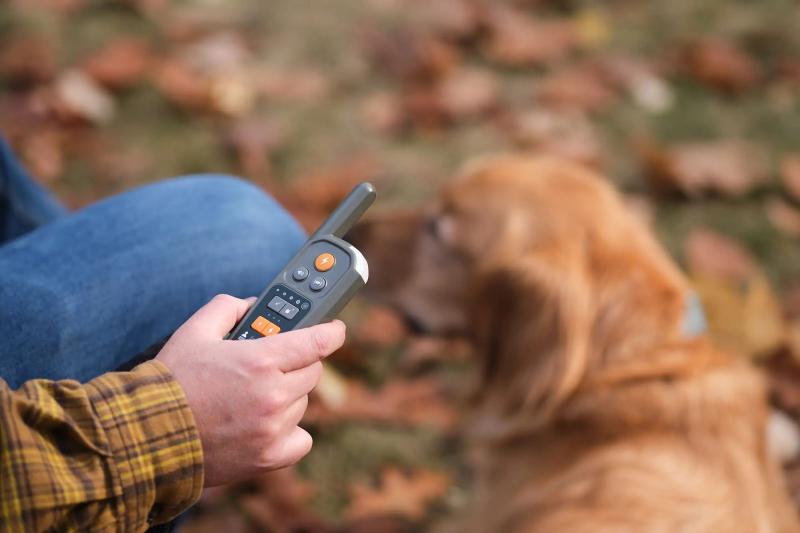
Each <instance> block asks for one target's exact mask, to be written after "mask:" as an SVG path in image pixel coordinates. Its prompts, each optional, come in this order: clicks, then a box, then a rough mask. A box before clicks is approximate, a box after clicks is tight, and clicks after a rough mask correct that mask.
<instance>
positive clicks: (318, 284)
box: [308, 276, 327, 292]
mask: <svg viewBox="0 0 800 533" xmlns="http://www.w3.org/2000/svg"><path fill="white" fill-rule="evenodd" d="M325 285H327V282H326V281H325V278H323V277H322V276H317V277H315V278H314V279H312V280H311V283H309V284H308V288H309V289H311V290H312V291H314V292H319V291H321V290H322V289H324V288H325Z"/></svg>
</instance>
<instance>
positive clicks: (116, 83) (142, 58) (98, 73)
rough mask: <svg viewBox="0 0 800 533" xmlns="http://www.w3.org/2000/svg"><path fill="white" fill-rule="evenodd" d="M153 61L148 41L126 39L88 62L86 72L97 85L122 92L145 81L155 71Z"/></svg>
mask: <svg viewBox="0 0 800 533" xmlns="http://www.w3.org/2000/svg"><path fill="white" fill-rule="evenodd" d="M152 59H153V58H152V55H151V51H150V47H149V45H148V44H147V43H146V42H145V41H143V40H141V39H137V38H133V37H123V38H120V39H117V40H116V41H113V42H112V43H110V44H108V45H106V46H104V47H103V48H101V49H100V50H98V51H97V52H95V53H94V54H93V55H90V56H89V57H88V58H86V59H85V60H84V61H83V63H82V69H83V70H84V72H86V73H87V74H88V75H89V76H91V77H92V78H93V79H94V80H95V81H96V82H97V83H99V84H101V85H105V86H106V87H110V88H112V89H121V88H125V87H130V86H132V85H134V84H136V83H139V82H140V81H142V80H143V79H144V78H145V77H146V75H147V72H148V70H149V69H150V67H151V64H152Z"/></svg>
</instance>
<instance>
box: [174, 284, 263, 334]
mask: <svg viewBox="0 0 800 533" xmlns="http://www.w3.org/2000/svg"><path fill="white" fill-rule="evenodd" d="M255 301H256V298H255V297H250V298H247V299H244V300H242V299H241V298H236V297H234V296H229V295H227V294H218V295H216V296H214V297H213V298H212V299H211V301H210V302H208V303H207V304H206V305H204V306H203V307H201V308H200V309H198V310H197V312H196V313H195V314H194V315H192V317H191V318H189V320H187V321H186V324H184V326H185V327H186V328H187V329H190V330H192V332H193V334H194V335H197V336H198V337H212V338H215V339H221V338H222V337H224V336H225V335H227V334H228V332H229V331H230V330H232V329H233V326H235V325H236V323H237V322H238V321H239V320H240V319H241V318H242V317H243V316H244V315H245V313H247V310H248V309H250V307H251V306H252V305H253V303H255Z"/></svg>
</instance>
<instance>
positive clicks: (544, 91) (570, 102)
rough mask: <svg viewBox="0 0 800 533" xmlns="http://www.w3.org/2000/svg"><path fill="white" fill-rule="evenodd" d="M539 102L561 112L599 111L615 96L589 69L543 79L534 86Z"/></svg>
mask: <svg viewBox="0 0 800 533" xmlns="http://www.w3.org/2000/svg"><path fill="white" fill-rule="evenodd" d="M535 94H536V98H537V100H538V101H540V102H542V103H544V104H547V105H549V106H552V107H555V108H561V109H574V110H579V111H586V112H590V113H591V112H597V111H602V110H604V109H606V108H608V107H610V106H611V105H613V104H614V103H615V102H616V101H617V92H616V90H614V88H613V87H611V86H610V85H609V84H608V83H607V82H606V80H605V79H603V77H602V75H601V73H600V72H598V71H597V70H596V69H595V68H594V67H593V66H591V65H581V66H573V67H568V68H566V69H562V70H559V71H556V72H554V73H552V74H549V75H547V76H545V77H544V78H543V79H542V80H541V81H539V83H538V84H537V85H536V88H535Z"/></svg>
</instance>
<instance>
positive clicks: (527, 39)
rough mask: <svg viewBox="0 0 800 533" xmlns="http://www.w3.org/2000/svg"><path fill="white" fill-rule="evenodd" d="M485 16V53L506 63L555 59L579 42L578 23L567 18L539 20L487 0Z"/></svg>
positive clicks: (518, 64)
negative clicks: (576, 25)
mask: <svg viewBox="0 0 800 533" xmlns="http://www.w3.org/2000/svg"><path fill="white" fill-rule="evenodd" d="M484 18H485V25H486V27H487V33H488V35H487V38H486V42H485V45H484V50H485V52H486V55H487V56H488V57H489V58H491V59H492V60H494V61H497V62H498V63H501V64H504V65H509V66H515V67H523V66H532V65H544V64H548V63H555V62H557V61H559V60H561V59H563V58H564V57H566V56H567V55H568V54H569V53H570V52H572V51H573V50H575V49H576V48H577V46H578V44H579V37H578V35H577V33H576V31H575V26H574V24H573V23H572V22H571V21H568V20H536V19H533V18H531V17H529V16H528V15H526V14H525V13H523V12H521V11H519V10H518V9H514V8H512V7H511V6H509V5H507V4H503V3H500V2H496V3H491V4H488V5H487V7H486V12H485V14H484Z"/></svg>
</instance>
